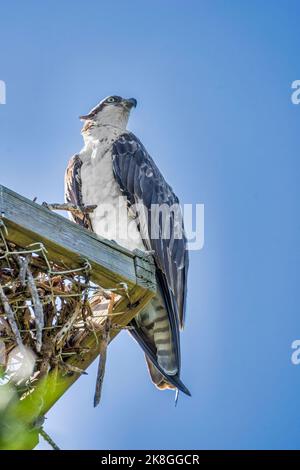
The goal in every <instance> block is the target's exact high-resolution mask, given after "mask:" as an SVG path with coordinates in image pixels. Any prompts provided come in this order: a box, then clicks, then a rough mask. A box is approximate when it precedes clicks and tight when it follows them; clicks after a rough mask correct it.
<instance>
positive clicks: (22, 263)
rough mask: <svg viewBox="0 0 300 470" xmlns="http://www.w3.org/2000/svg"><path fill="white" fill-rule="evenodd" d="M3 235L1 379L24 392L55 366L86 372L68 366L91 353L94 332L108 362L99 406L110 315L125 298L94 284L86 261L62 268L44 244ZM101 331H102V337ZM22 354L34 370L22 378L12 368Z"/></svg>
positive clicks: (66, 371)
mask: <svg viewBox="0 0 300 470" xmlns="http://www.w3.org/2000/svg"><path fill="white" fill-rule="evenodd" d="M1 235H2V238H1V242H0V368H1V376H2V379H1V380H2V381H3V380H5V379H6V380H10V381H11V380H12V381H13V382H14V384H15V385H16V386H17V387H19V390H21V391H23V393H25V391H26V388H27V387H31V386H32V384H33V383H34V382H35V381H37V380H39V379H40V378H42V377H44V376H46V375H47V374H48V373H49V372H50V371H51V370H52V369H54V368H58V369H60V370H61V371H62V373H63V374H73V373H77V374H81V373H85V371H83V370H81V369H80V368H78V367H75V366H73V365H70V364H68V362H67V359H68V358H69V357H70V356H71V355H75V354H77V355H81V354H84V353H86V352H87V350H86V348H83V347H82V346H81V343H82V340H83V339H84V338H85V337H86V335H87V334H91V332H93V333H94V334H95V336H96V337H97V338H98V339H99V338H100V337H101V338H102V339H103V344H102V346H101V347H100V348H99V353H100V354H102V356H103V357H102V359H103V360H102V362H101V364H100V363H99V369H98V377H97V381H96V392H95V398H94V404H95V405H97V404H98V402H99V400H100V394H101V385H102V381H103V376H104V368H105V358H106V346H107V343H108V341H109V331H110V326H111V324H110V313H111V312H112V308H113V305H114V303H115V302H116V301H117V300H118V299H119V298H120V296H117V295H116V294H114V293H113V292H112V291H107V290H104V289H102V288H101V287H99V286H95V285H93V284H92V283H91V282H90V278H89V277H90V266H89V264H88V263H87V262H86V263H85V264H84V265H83V266H82V268H79V269H75V270H72V269H70V268H69V267H68V266H64V265H60V266H59V265H57V264H54V263H52V262H51V261H49V259H48V258H47V251H46V249H45V248H44V246H43V245H42V244H34V245H31V246H29V247H26V248H22V247H17V246H15V245H14V244H11V243H8V242H7V241H6V240H5V237H4V236H3V232H2V231H1ZM103 317H105V319H104V321H103ZM99 318H100V319H101V322H99ZM99 325H101V327H99ZM99 328H100V329H101V328H102V330H103V331H102V332H103V334H102V336H101V335H99ZM20 351H21V357H23V359H24V357H25V356H27V358H28V355H29V356H30V358H31V363H30V367H29V369H28V367H27V368H26V367H25V369H28V370H27V372H26V374H23V375H22V374H19V373H18V370H14V367H12V363H13V362H14V361H12V358H14V359H16V352H18V354H19V353H20ZM29 362H30V361H29ZM21 365H22V360H21ZM15 369H17V367H15Z"/></svg>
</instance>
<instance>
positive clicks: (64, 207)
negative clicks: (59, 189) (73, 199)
mask: <svg viewBox="0 0 300 470" xmlns="http://www.w3.org/2000/svg"><path fill="white" fill-rule="evenodd" d="M42 206H44V207H46V208H47V209H49V210H50V211H69V212H80V213H81V214H89V213H90V212H93V211H94V210H95V209H96V208H97V205H87V206H77V205H76V204H69V203H65V204H57V203H53V204H48V203H47V202H43V204H42Z"/></svg>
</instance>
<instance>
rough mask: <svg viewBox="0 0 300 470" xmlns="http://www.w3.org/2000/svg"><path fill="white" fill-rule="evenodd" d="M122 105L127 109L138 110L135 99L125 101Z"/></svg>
mask: <svg viewBox="0 0 300 470" xmlns="http://www.w3.org/2000/svg"><path fill="white" fill-rule="evenodd" d="M122 104H123V106H125V108H127V109H131V108H136V105H137V100H136V99H135V98H129V99H123V100H122Z"/></svg>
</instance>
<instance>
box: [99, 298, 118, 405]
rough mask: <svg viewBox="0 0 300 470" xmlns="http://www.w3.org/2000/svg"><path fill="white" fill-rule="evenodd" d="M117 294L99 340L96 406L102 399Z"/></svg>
mask: <svg viewBox="0 0 300 470" xmlns="http://www.w3.org/2000/svg"><path fill="white" fill-rule="evenodd" d="M114 300H115V294H111V299H110V302H109V306H108V315H107V318H106V320H105V322H104V324H103V330H102V335H101V338H100V341H99V353H100V356H99V364H98V372H97V379H96V388H95V395H94V407H96V406H97V405H99V403H100V400H101V392H102V385H103V380H104V374H105V365H106V357H107V346H108V343H109V339H110V334H109V333H110V327H111V317H110V315H111V313H112V309H113V306H114Z"/></svg>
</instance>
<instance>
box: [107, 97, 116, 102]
mask: <svg viewBox="0 0 300 470" xmlns="http://www.w3.org/2000/svg"><path fill="white" fill-rule="evenodd" d="M106 101H107V102H108V103H114V102H115V99H114V98H113V97H112V96H111V97H110V98H107V100H106Z"/></svg>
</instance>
